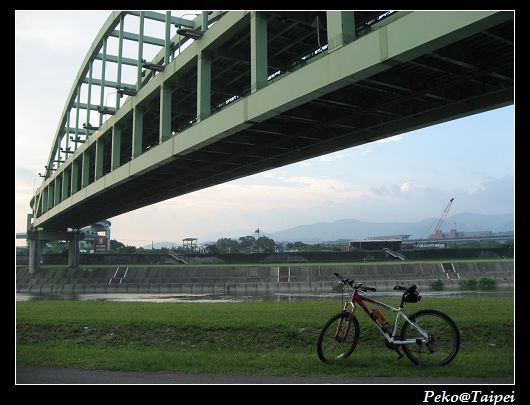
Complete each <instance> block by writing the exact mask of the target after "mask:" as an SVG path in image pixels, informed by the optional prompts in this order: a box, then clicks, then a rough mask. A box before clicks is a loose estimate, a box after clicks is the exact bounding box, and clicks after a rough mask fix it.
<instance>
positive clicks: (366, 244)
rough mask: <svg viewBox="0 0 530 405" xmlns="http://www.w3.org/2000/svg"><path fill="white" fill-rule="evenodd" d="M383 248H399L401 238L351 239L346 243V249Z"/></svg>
mask: <svg viewBox="0 0 530 405" xmlns="http://www.w3.org/2000/svg"><path fill="white" fill-rule="evenodd" d="M383 248H387V249H390V250H401V239H377V240H376V239H364V240H351V241H350V243H349V245H348V250H355V249H359V250H382V249H383Z"/></svg>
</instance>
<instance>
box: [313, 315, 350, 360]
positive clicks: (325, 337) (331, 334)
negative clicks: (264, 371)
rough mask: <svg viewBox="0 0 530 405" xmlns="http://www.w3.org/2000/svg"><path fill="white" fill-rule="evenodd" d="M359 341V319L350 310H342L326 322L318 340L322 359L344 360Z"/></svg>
mask: <svg viewBox="0 0 530 405" xmlns="http://www.w3.org/2000/svg"><path fill="white" fill-rule="evenodd" d="M358 341H359V321H357V318H355V317H354V316H353V315H352V316H351V317H350V313H349V312H344V311H343V312H340V313H338V314H337V315H335V316H333V317H332V318H331V319H330V320H329V321H327V322H326V324H325V325H324V327H323V328H322V330H321V331H320V335H319V336H318V341H317V354H318V358H319V359H320V361H322V362H324V363H327V362H331V361H337V360H343V359H345V358H347V357H348V356H349V355H350V354H352V352H353V350H354V349H355V346H357V342H358Z"/></svg>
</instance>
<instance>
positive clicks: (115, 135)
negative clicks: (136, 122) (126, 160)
mask: <svg viewBox="0 0 530 405" xmlns="http://www.w3.org/2000/svg"><path fill="white" fill-rule="evenodd" d="M120 150H121V128H120V127H119V126H118V125H113V126H112V150H111V158H110V159H111V160H110V170H111V171H114V170H116V169H117V168H118V167H120Z"/></svg>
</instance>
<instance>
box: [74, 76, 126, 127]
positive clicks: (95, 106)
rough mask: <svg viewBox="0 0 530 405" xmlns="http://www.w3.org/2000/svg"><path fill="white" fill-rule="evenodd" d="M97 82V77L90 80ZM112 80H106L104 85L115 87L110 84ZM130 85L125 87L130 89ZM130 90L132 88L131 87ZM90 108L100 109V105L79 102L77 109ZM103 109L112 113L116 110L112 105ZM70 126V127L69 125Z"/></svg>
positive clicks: (93, 109)
mask: <svg viewBox="0 0 530 405" xmlns="http://www.w3.org/2000/svg"><path fill="white" fill-rule="evenodd" d="M95 81H97V82H99V80H98V79H92V82H95ZM112 83H113V82H106V84H108V86H105V87H113V88H116V87H115V86H111V84H112ZM130 87H131V86H130V85H127V88H129V89H130ZM131 90H132V89H131ZM89 107H90V109H91V110H92V111H101V106H99V105H94V104H91V105H90V106H89V105H88V104H85V103H79V109H80V110H86V109H87V108H89ZM105 110H106V111H110V112H112V113H115V112H116V109H115V108H114V107H105ZM70 128H72V127H70Z"/></svg>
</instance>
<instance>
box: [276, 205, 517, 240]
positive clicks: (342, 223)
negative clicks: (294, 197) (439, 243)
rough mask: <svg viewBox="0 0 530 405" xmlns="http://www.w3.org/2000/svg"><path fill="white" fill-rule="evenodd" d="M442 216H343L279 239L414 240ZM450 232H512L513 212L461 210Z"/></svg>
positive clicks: (448, 227) (287, 232)
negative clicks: (374, 218)
mask: <svg viewBox="0 0 530 405" xmlns="http://www.w3.org/2000/svg"><path fill="white" fill-rule="evenodd" d="M437 222H438V218H426V219H423V220H421V221H418V222H383V223H376V222H365V221H359V220H357V219H340V220H338V221H334V222H322V223H317V224H311V225H301V226H296V227H294V228H289V229H285V230H283V231H279V232H274V233H272V234H271V236H270V237H271V238H272V239H274V240H275V241H291V242H294V241H300V242H321V241H334V240H338V239H350V240H351V239H365V238H368V237H374V236H386V235H410V238H411V239H419V238H426V237H428V236H429V235H430V234H431V233H432V231H433V230H434V227H435V226H436V223H437ZM441 229H442V231H444V232H447V231H449V230H451V229H457V230H458V231H460V232H471V231H492V232H508V231H512V230H513V229H514V225H513V214H501V215H484V214H471V213H467V212H464V213H461V214H455V215H453V216H451V217H447V218H446V219H445V221H444V223H443V225H442V227H441Z"/></svg>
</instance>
